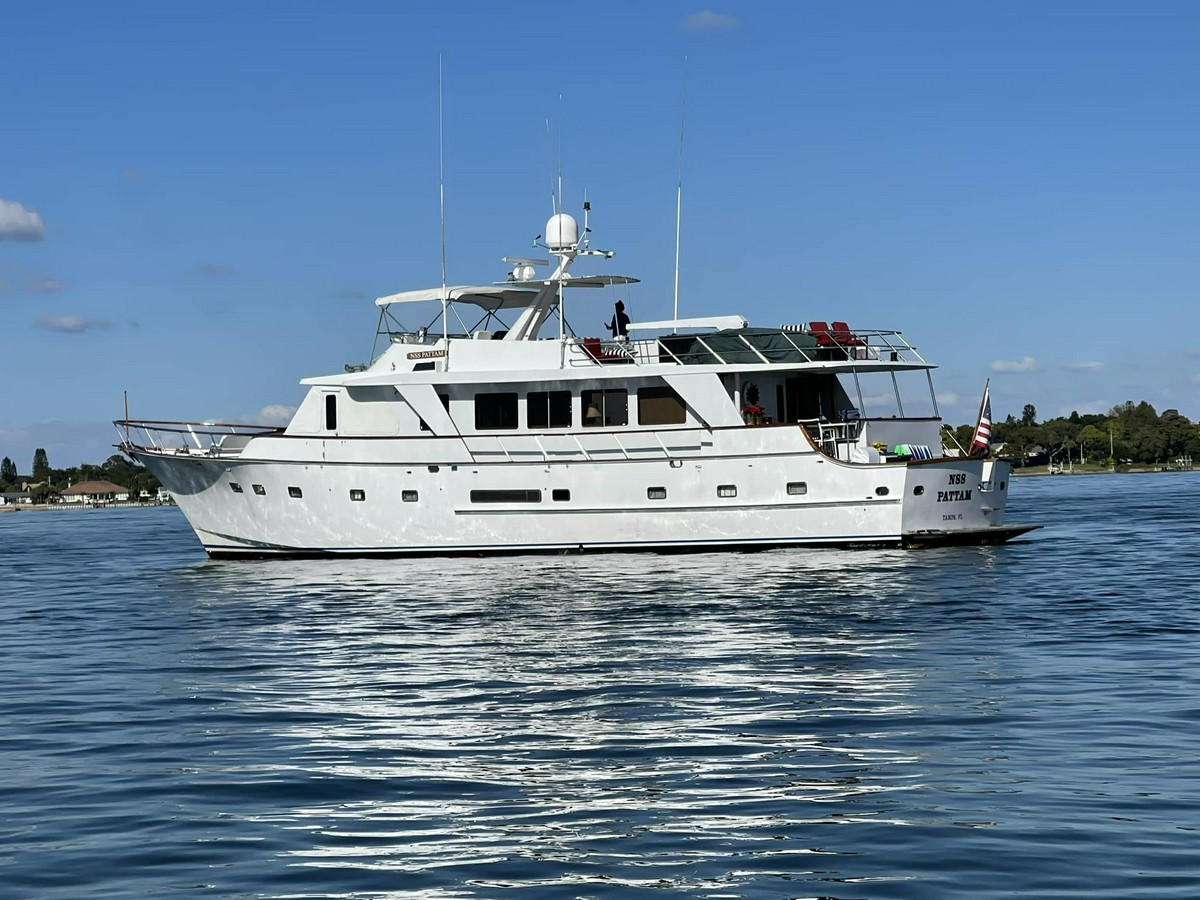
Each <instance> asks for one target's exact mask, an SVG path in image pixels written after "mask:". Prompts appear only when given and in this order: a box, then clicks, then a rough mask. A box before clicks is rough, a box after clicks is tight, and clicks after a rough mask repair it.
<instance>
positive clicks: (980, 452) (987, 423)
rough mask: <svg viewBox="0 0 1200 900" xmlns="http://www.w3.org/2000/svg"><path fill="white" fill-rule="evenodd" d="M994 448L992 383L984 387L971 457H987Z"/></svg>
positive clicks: (972, 440) (972, 439) (972, 442)
mask: <svg viewBox="0 0 1200 900" xmlns="http://www.w3.org/2000/svg"><path fill="white" fill-rule="evenodd" d="M991 447H992V395H991V382H990V381H989V382H988V383H986V384H984V386H983V402H982V403H981V404H979V424H978V425H976V426H975V436H974V437H973V438H971V449H970V450H969V451H968V452H969V453H970V454H971V456H987V455H988V451H989V450H990V449H991Z"/></svg>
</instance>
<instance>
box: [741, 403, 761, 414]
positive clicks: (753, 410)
mask: <svg viewBox="0 0 1200 900" xmlns="http://www.w3.org/2000/svg"><path fill="white" fill-rule="evenodd" d="M762 414H763V410H762V407H761V406H758V405H757V404H755V405H753V406H749V405H747V406H743V407H742V415H744V416H761V415H762Z"/></svg>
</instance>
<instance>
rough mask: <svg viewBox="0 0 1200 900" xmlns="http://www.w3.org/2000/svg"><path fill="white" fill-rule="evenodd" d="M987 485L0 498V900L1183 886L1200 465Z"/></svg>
mask: <svg viewBox="0 0 1200 900" xmlns="http://www.w3.org/2000/svg"><path fill="white" fill-rule="evenodd" d="M1011 492H1012V497H1011V499H1010V510H1009V517H1010V519H1012V520H1017V521H1040V522H1043V523H1045V524H1046V528H1045V529H1044V530H1042V531H1038V532H1035V533H1034V534H1033V535H1032V536H1031V538H1030V539H1029V540H1028V541H1026V542H1022V543H1015V544H1010V545H1006V546H1002V547H984V548H948V549H941V550H925V551H899V550H897V551H823V550H790V551H773V552H763V553H753V554H698V555H690V556H654V555H625V554H614V555H610V556H585V557H579V556H564V557H521V558H503V559H471V560H454V559H423V560H414V561H406V560H390V561H375V560H334V561H265V562H210V561H207V560H205V558H204V556H203V554H202V552H201V551H200V549H199V545H198V543H197V541H196V540H195V538H194V537H193V536H192V534H191V531H190V529H189V528H188V527H187V524H186V522H185V521H184V519H183V517H182V515H180V513H179V512H178V511H177V510H175V509H172V508H162V509H128V510H89V511H70V512H31V511H24V512H20V513H3V514H0V560H2V565H0V615H2V619H0V661H2V666H0V772H2V773H3V779H4V781H3V791H2V792H0V897H22V898H23V897H53V898H78V897H100V896H104V897H124V896H153V897H171V896H220V897H260V896H269V897H358V898H377V897H378V898H382V897H395V898H482V897H512V898H543V897H544V898H560V897H562V898H575V897H586V898H642V897H647V898H656V900H657V898H667V897H697V898H783V897H806V898H816V897H823V898H836V900H851V898H872V900H874V898H880V900H882V898H941V897H947V898H949V897H956V898H957V897H971V898H976V900H979V898H983V900H987V898H1000V897H1018V896H1019V897H1046V898H1083V897H1087V898H1095V897H1120V898H1156V900H1158V898H1189V900H1190V898H1196V897H1200V675H1198V671H1200V589H1198V587H1197V585H1200V562H1198V561H1200V528H1198V527H1197V503H1198V500H1200V473H1159V474H1144V475H1111V476H1087V477H1081V476H1075V477H1062V478H1037V479H1034V478H1027V479H1016V480H1014V482H1013V484H1012V489H1011Z"/></svg>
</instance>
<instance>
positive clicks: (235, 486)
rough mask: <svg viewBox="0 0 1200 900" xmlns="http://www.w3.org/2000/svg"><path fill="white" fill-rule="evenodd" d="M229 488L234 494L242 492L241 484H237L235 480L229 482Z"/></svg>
mask: <svg viewBox="0 0 1200 900" xmlns="http://www.w3.org/2000/svg"><path fill="white" fill-rule="evenodd" d="M229 489H230V490H231V491H233V492H234V493H235V494H240V493H241V492H242V486H241V485H240V484H238V483H237V482H236V481H231V482H229Z"/></svg>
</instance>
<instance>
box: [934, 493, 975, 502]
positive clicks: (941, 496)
mask: <svg viewBox="0 0 1200 900" xmlns="http://www.w3.org/2000/svg"><path fill="white" fill-rule="evenodd" d="M970 499H971V492H970V491H938V496H937V502H938V503H954V502H955V501H957V500H970Z"/></svg>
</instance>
